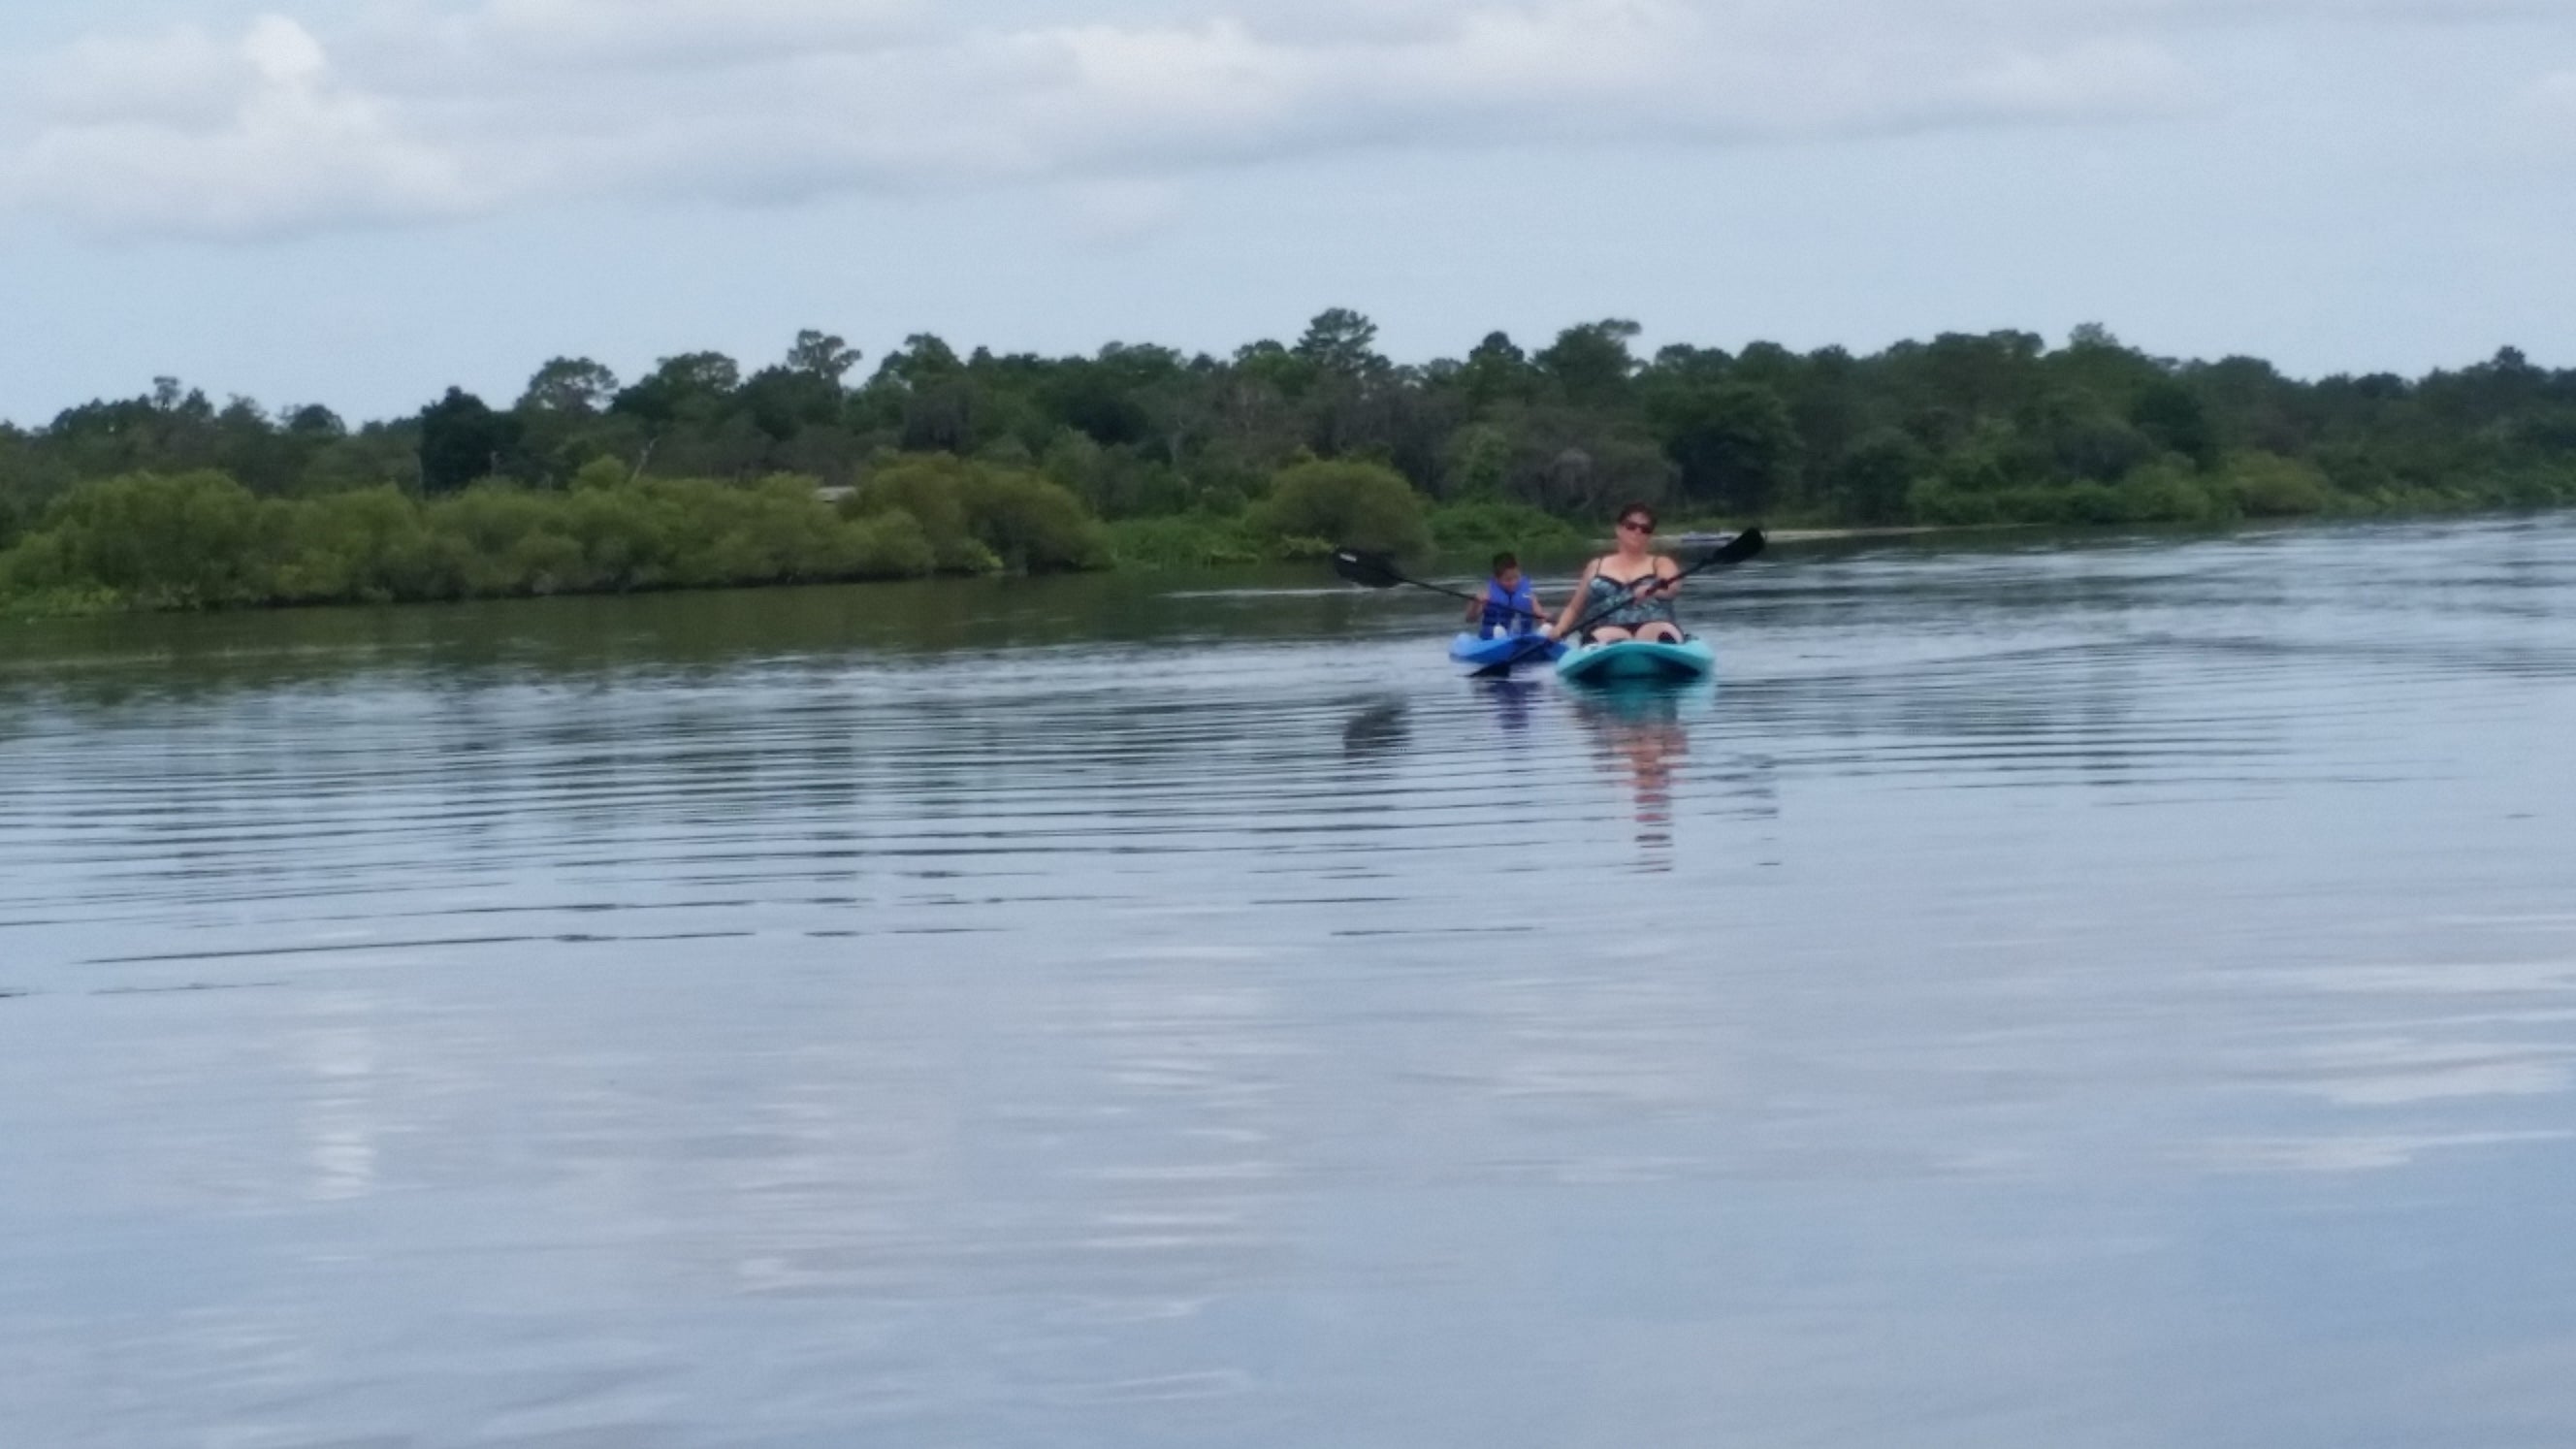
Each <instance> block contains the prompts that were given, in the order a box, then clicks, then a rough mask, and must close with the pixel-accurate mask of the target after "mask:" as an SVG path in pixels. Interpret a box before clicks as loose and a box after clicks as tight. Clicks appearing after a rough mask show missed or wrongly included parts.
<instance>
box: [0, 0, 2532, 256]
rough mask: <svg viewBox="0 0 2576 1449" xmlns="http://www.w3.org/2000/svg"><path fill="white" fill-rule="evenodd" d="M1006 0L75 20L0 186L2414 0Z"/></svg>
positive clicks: (1037, 137) (1883, 111)
mask: <svg viewBox="0 0 2576 1449" xmlns="http://www.w3.org/2000/svg"><path fill="white" fill-rule="evenodd" d="M1012 3H1013V0H996V3H992V4H986V5H983V6H980V7H977V9H978V10H979V11H980V13H981V14H982V15H983V16H984V17H985V18H982V19H977V18H975V17H974V16H971V15H968V14H965V13H963V12H964V11H965V10H966V8H967V7H963V6H957V5H935V4H933V3H931V0H471V3H461V0H384V4H383V5H381V6H379V7H377V8H374V9H370V10H368V11H365V12H363V15H362V18H360V19H358V20H356V21H353V22H351V23H350V24H349V25H347V26H346V27H345V28H342V29H339V30H317V28H315V26H314V25H308V24H306V23H304V22H300V21H298V20H296V19H293V18H289V17H287V16H284V15H275V16H269V17H266V18H263V19H261V20H259V21H258V22H256V23H255V24H253V25H252V26H251V27H250V28H249V29H248V30H247V31H245V32H243V33H241V34H239V35H237V36H231V37H225V36H209V35H207V34H205V33H203V32H202V31H199V30H194V29H182V30H177V31H172V32H169V33H166V34H163V35H159V36H154V37H142V38H136V37H119V36H103V37H99V38H96V39H93V40H90V41H87V42H84V43H81V44H78V45H75V46H73V47H70V48H69V49H66V50H63V51H60V52H57V53H55V54H52V55H49V56H45V57H41V58H39V59H38V60H36V61H34V62H33V63H32V64H31V65H29V66H27V67H26V68H25V74H24V75H23V76H22V77H20V79H22V80H23V81H24V82H25V84H22V85H19V86H16V87H14V89H15V90H16V91H17V93H18V94H19V96H20V97H21V99H20V100H18V101H17V102H16V103H15V105H14V109H11V108H10V105H9V103H5V102H0V206H14V207H15V208H16V209H18V210H22V211H31V212H36V213H40V214H48V215H53V216H58V217H61V218H65V219H68V220H70V221H73V222H75V223H78V224H81V225H85V226H88V227H91V228H96V229H103V230H120V229H121V230H139V231H147V232H156V233H183V234H215V235H224V234H238V233H256V232H266V231H291V230H299V229H315V228H326V227H331V226H335V225H349V224H375V223H384V222H390V221H404V220H414V219H425V218H439V217H446V216H454V215H459V214H466V213H471V212H474V211H478V210H484V209H490V208H497V207H503V206H508V205H513V204H522V203H526V202H529V201H532V200H536V199H542V198H544V197H547V196H552V195H561V194H567V193H609V194H627V195H643V196H667V195H675V194H676V195H701V196H718V197H740V198H762V199H775V198H792V197H797V196H802V195H810V194H816V193H822V192H831V191H845V190H866V189H921V188H937V187H954V186H990V185H1012V184H1024V183H1037V184H1046V185H1064V186H1073V187H1077V188H1079V187H1086V186H1087V187H1102V186H1108V187H1116V186H1120V185H1134V186H1139V187H1146V188H1152V187H1155V186H1168V184H1169V183H1170V182H1171V181H1172V180H1173V179H1174V178H1175V176H1176V175H1177V174H1178V173H1181V172H1184V171H1186V170H1188V169H1190V168H1194V167H1202V166H1210V165H1224V164H1234V163H1240V162H1244V161H1251V160H1258V159H1262V158H1266V157H1274V156H1280V155H1288V154H1299V153H1309V152H1316V151H1330V150H1346V149H1355V148H1366V147H1372V146H1381V145H1391V144H1402V145H1415V146H1419V145H1438V146H1449V147H1480V146H1495V145H1508V144H1520V143H1526V142H1530V141H1587V140H1588V141H1603V140H1607V141H1631V140H1633V141H1652V142H1663V143H1670V142H1691V143H1702V144H1707V143H1724V142H1730V141H1744V140H1750V139H1759V138H1817V137H1834V136H1844V135H1857V134H1869V133H1880V132H1888V131H1900V130H1910V129H1927V128H1935V127H1946V126H1983V125H2008V124H2062V123H2067V122H2081V121H2094V120H2102V119H2109V118H2120V117H2134V116H2138V115H2142V114H2152V113H2155V112H2157V111H2159V110H2163V109H2169V108H2171V107H2172V106H2174V105H2176V104H2178V103H2179V99H2180V98H2182V97H2184V96H2187V95H2188V94H2189V91H2190V86H2189V77H2188V75H2187V73H2186V71H2185V69H2184V67H2183V66H2182V65H2181V63H2180V62H2179V61H2177V59H2176V58H2175V52H2174V50H2173V49H2172V48H2171V46H2170V44H2169V41H2170V39H2171V37H2172V35H2173V34H2175V33H2176V31H2177V27H2187V26H2190V25H2195V24H2201V23H2205V22H2207V21H2210V20H2213V19H2222V18H2224V19H2231V20H2241V19H2244V18H2246V17H2248V16H2261V15H2304V16H2314V15H2327V16H2345V15H2351V16H2364V15H2371V16H2384V15H2386V14H2387V13H2389V12H2390V10H2391V8H2392V7H2395V8H2396V9H2397V10H2399V11H2403V12H2406V13H2409V14H2412V13H2413V12H2415V11H2418V10H2421V9H2422V8H2423V6H2422V3H2421V0H2229V3H2221V0H1233V3H1231V4H1229V5H1228V6H1226V7H1225V9H1224V11H1223V13H1220V14H1217V15H1214V16H1206V15H1204V14H1202V15H1200V16H1197V17H1192V18H1185V19H1174V18H1170V17H1169V16H1168V14H1167V13H1165V12H1167V11H1168V9H1169V7H1168V6H1160V7H1159V8H1148V7H1155V6H1157V4H1158V0H1076V4H1075V6H1073V7H1068V6H1067V5H1065V4H1061V3H1050V4H1046V5H1043V6H1037V5H1024V6H1020V7H1019V8H1020V9H1022V10H1024V11H1035V12H1036V13H1034V14H1027V15H1024V18H1022V19H1021V20H1019V21H1018V22H1016V23H1014V22H1013V21H1012V20H1010V19H1009V18H1008V16H1009V14H1010V13H1012ZM2500 4H2501V8H2502V9H2505V10H2513V9H2515V6H2514V4H2513V3H2512V0H2500ZM1067 8H1076V9H1077V10H1078V12H1079V13H1077V14H1076V15H1075V16H1074V17H1073V18H1071V19H1066V18H1063V12H1064V11H1065V10H1066V9H1067ZM2490 8H2495V7H2490ZM997 15H999V16H1001V17H1002V18H994V17H996V16H997ZM7 79H9V78H8V77H6V76H0V81H5V80H7ZM1099 194H1103V195H1115V194H1118V193H1116V192H1114V191H1111V192H1102V193H1099ZM1129 194H1130V195H1146V194H1153V195H1157V196H1167V195H1169V194H1171V193H1169V192H1168V191H1137V192H1133V193H1129ZM1119 209H1120V208H1118V207H1112V208H1111V210H1113V211H1114V210H1119ZM1131 209H1132V208H1131ZM1149 209H1150V208H1149ZM1113 230H1115V228H1113Z"/></svg>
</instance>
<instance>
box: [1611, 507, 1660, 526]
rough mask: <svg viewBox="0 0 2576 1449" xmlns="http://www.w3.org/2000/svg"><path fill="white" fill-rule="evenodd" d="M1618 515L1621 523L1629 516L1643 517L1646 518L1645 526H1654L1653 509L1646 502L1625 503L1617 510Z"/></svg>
mask: <svg viewBox="0 0 2576 1449" xmlns="http://www.w3.org/2000/svg"><path fill="white" fill-rule="evenodd" d="M1618 516H1619V521H1620V522H1621V523H1625V522H1627V521H1628V520H1629V519H1631V518H1643V519H1645V520H1646V526H1647V527H1648V528H1652V527H1654V526H1655V510H1654V509H1653V508H1652V507H1651V506H1649V505H1647V504H1643V503H1630V504H1627V505H1625V506H1623V507H1622V508H1621V509H1620V510H1619V515H1618Z"/></svg>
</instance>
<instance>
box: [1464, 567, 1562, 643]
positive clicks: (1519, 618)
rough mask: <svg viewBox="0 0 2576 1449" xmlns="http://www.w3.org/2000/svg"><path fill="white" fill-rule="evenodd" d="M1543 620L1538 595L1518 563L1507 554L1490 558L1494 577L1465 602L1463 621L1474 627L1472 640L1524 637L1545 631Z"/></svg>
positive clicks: (1543, 614)
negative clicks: (1492, 561)
mask: <svg viewBox="0 0 2576 1449" xmlns="http://www.w3.org/2000/svg"><path fill="white" fill-rule="evenodd" d="M1545 620H1546V615H1545V613H1544V611H1542V610H1541V609H1540V608H1539V606H1538V595H1537V594H1536V593H1534V592H1532V591H1531V589H1530V585H1529V579H1528V578H1527V577H1526V576H1525V575H1523V574H1522V573H1521V561H1520V560H1519V559H1518V558H1515V557H1513V556H1512V555H1510V554H1507V553H1498V554H1496V555H1494V576H1493V577H1492V578H1489V579H1487V580H1485V586H1484V587H1483V588H1481V589H1478V590H1477V591H1476V597H1475V598H1473V599H1470V600H1469V601H1468V602H1467V622H1468V623H1469V624H1472V625H1474V626H1475V629H1476V637H1477V638H1479V639H1500V638H1503V637H1504V636H1506V635H1510V634H1526V633H1528V632H1530V631H1531V630H1532V629H1534V628H1536V629H1540V632H1542V633H1545V632H1549V631H1548V630H1547V629H1545V628H1542V627H1541V626H1542V625H1543V624H1544V623H1545Z"/></svg>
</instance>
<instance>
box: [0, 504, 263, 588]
mask: <svg viewBox="0 0 2576 1449" xmlns="http://www.w3.org/2000/svg"><path fill="white" fill-rule="evenodd" d="M283 506H286V505H278V504H270V505H262V504H261V503H260V501H259V500H258V499H256V498H253V497H252V496H251V494H250V490H249V489H247V488H244V487H242V486H241V485H240V484H238V483H236V482H234V481H233V480H232V479H230V478H227V477H225V476H224V475H223V474H221V473H210V472H200V473H182V474H178V475H176V476H163V475H160V474H154V473H138V474H133V475H131V476H128V477H123V478H108V479H102V480H99V481H96V482H90V483H83V484H80V485H78V486H77V487H75V488H73V489H72V490H71V491H70V492H68V493H66V494H64V495H63V497H62V498H61V499H60V500H59V501H57V502H56V503H55V504H54V506H53V507H52V508H51V509H49V510H47V512H46V514H45V517H44V520H43V521H42V522H41V523H40V524H39V525H38V527H37V528H36V530H35V531H34V532H32V533H30V534H29V535H28V536H27V537H26V538H25V539H23V540H21V541H20V543H19V544H18V546H17V547H16V548H14V549H12V550H11V551H10V554H9V556H8V561H7V567H6V570H5V573H0V581H5V583H6V586H7V587H8V589H9V590H10V591H11V592H13V593H35V592H43V591H58V590H71V591H74V592H76V593H77V592H81V591H89V590H97V591H104V592H107V593H110V594H114V595H117V596H119V597H121V598H125V599H129V600H132V601H134V602H136V603H139V604H142V605H144V606H145V607H149V608H158V609H202V608H219V607H222V606H224V605H227V604H241V603H249V602H253V601H255V600H258V599H260V598H262V597H264V596H265V595H266V593H267V591H268V579H267V572H268V570H267V558H268V555H269V553H270V551H271V549H270V539H271V538H272V537H273V535H274V532H275V524H276V522H277V519H276V516H275V514H274V512H273V510H274V509H276V508H278V507H283Z"/></svg>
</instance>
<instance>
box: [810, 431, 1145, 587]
mask: <svg viewBox="0 0 2576 1449" xmlns="http://www.w3.org/2000/svg"><path fill="white" fill-rule="evenodd" d="M898 509H899V510H901V511H902V512H904V513H908V514H910V515H911V516H912V517H913V518H914V519H915V520H917V521H918V523H919V525H920V527H921V530H922V535H923V537H924V538H926V539H927V540H928V542H929V546H930V549H931V552H932V555H933V556H934V557H935V558H936V560H937V562H938V567H939V568H940V569H941V570H943V571H947V572H952V573H994V572H998V571H1000V570H1001V569H1004V568H1017V569H1024V570H1027V571H1029V572H1032V573H1048V572H1060V571H1065V570H1071V569H1089V568H1101V567H1105V566H1106V565H1107V564H1108V562H1109V556H1110V555H1109V541H1108V537H1107V535H1105V534H1103V533H1102V532H1101V529H1100V524H1099V522H1098V520H1096V519H1094V518H1093V517H1092V516H1091V515H1090V513H1089V512H1088V511H1087V510H1085V509H1084V508H1083V506H1082V501H1081V500H1080V499H1078V498H1075V497H1074V496H1073V495H1072V494H1071V493H1069V492H1067V491H1066V490H1065V488H1064V487H1063V485H1061V484H1058V483H1054V482H1050V481H1049V480H1048V479H1046V478H1045V477H1043V476H1041V475H1039V474H1036V473H1033V472H1030V471H1028V470H1026V469H1021V468H1004V467H997V466H994V465H992V464H989V463H982V462H977V461H975V460H973V459H968V458H956V457H950V456H948V455H946V454H927V455H924V454H908V455H905V456H903V457H900V458H898V459H896V460H895V461H893V462H891V463H887V464H885V465H883V466H881V467H879V468H877V469H876V470H875V471H873V472H871V473H870V474H869V475H868V477H867V479H866V481H864V482H862V483H861V484H860V485H859V486H858V488H857V489H856V490H854V491H853V492H852V493H851V495H850V496H849V497H848V498H847V499H845V500H844V501H843V502H842V504H841V512H842V514H843V516H845V517H848V518H853V519H864V518H869V517H873V516H876V515H879V514H883V513H886V512H889V511H893V510H898Z"/></svg>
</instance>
